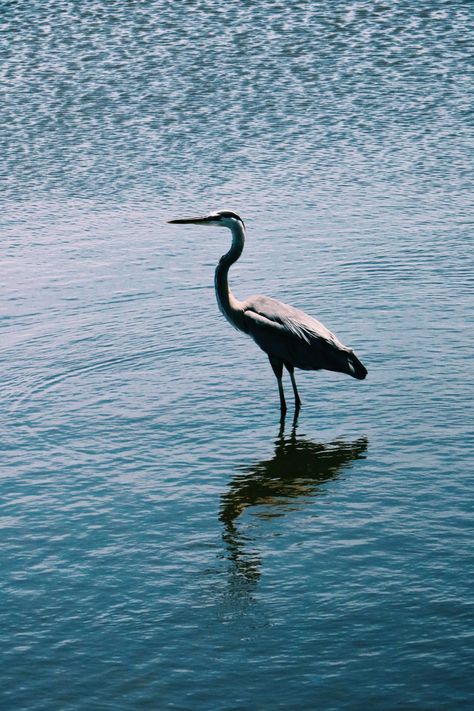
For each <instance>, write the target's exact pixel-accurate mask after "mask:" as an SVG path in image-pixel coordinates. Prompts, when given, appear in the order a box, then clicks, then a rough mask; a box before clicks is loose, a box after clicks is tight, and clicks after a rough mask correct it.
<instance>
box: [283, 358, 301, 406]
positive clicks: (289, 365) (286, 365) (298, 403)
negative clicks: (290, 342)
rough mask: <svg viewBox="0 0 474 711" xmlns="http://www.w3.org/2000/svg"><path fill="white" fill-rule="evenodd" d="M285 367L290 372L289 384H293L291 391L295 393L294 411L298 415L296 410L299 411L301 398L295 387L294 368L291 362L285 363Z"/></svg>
mask: <svg viewBox="0 0 474 711" xmlns="http://www.w3.org/2000/svg"><path fill="white" fill-rule="evenodd" d="M285 368H286V369H287V371H288V372H289V374H290V378H291V384H292V386H293V392H294V394H295V413H296V415H298V412H299V411H300V407H301V398H300V396H299V393H298V388H297V387H296V380H295V369H294V367H293V366H292V365H291V364H288V363H285Z"/></svg>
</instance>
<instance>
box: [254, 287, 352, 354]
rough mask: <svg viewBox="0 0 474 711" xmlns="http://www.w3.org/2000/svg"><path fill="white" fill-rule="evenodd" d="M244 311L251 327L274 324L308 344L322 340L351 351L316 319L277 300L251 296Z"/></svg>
mask: <svg viewBox="0 0 474 711" xmlns="http://www.w3.org/2000/svg"><path fill="white" fill-rule="evenodd" d="M243 310H244V314H245V316H247V318H248V319H249V323H250V325H251V324H252V322H253V323H255V325H257V326H263V325H264V324H266V325H267V326H271V325H272V324H273V325H274V326H276V327H277V330H280V329H279V328H278V326H279V327H280V328H281V330H282V331H283V330H284V331H287V332H289V333H291V334H293V335H294V336H297V337H298V338H301V339H302V340H303V341H305V342H306V343H308V344H310V343H314V342H315V341H318V340H320V341H323V342H326V343H327V344H328V345H330V346H333V347H335V348H337V349H340V350H344V351H349V349H348V348H346V346H344V345H343V344H342V343H341V342H340V341H339V340H338V339H337V338H336V336H335V335H334V334H333V333H331V331H329V330H328V329H327V328H326V326H324V325H323V324H322V323H320V322H319V321H317V320H316V319H315V318H312V316H308V314H306V313H305V312H304V311H300V310H299V309H295V308H294V307H293V306H289V305H288V304H284V303H282V302H281V301H277V300H276V299H272V298H270V297H268V296H251V297H250V298H249V299H247V300H246V301H245V302H244V303H243Z"/></svg>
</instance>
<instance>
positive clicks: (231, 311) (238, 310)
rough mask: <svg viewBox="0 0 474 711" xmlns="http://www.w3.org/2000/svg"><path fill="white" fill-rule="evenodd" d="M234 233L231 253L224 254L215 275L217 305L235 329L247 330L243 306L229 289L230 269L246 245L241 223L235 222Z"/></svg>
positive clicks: (232, 228)
mask: <svg viewBox="0 0 474 711" xmlns="http://www.w3.org/2000/svg"><path fill="white" fill-rule="evenodd" d="M230 229H231V232H232V245H231V247H230V249H229V251H228V252H227V253H226V254H224V255H223V256H222V257H221V258H220V260H219V264H218V265H217V268H216V273H215V280H214V283H215V287H216V296H217V303H218V304H219V308H220V310H221V311H222V313H223V314H224V316H225V317H226V319H227V320H228V321H230V323H231V324H232V325H233V326H235V328H238V329H241V330H245V327H244V324H243V321H242V313H243V311H242V304H241V303H240V301H238V299H236V298H235V296H234V295H233V293H232V292H231V290H230V288H229V281H228V275H229V269H230V267H231V266H232V264H234V262H236V261H237V260H238V258H239V257H240V255H241V254H242V250H243V248H244V243H245V232H244V228H243V225H241V224H240V222H237V221H235V222H234V224H233V225H232V227H231V228H230Z"/></svg>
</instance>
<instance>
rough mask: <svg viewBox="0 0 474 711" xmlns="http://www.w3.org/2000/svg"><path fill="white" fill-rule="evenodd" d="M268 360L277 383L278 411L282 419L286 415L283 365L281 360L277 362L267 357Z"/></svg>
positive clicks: (276, 359)
mask: <svg viewBox="0 0 474 711" xmlns="http://www.w3.org/2000/svg"><path fill="white" fill-rule="evenodd" d="M268 360H269V361H270V365H271V366H272V369H273V372H274V373H275V377H276V379H277V382H278V392H279V393H280V410H281V417H282V419H284V417H285V415H286V401H285V393H284V392H283V382H282V378H283V363H282V361H281V360H278V358H273V357H272V356H268Z"/></svg>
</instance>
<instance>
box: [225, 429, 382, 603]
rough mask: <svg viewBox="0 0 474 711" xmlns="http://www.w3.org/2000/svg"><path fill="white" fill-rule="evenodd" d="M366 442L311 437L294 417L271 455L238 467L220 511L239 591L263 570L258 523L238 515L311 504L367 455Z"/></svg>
mask: <svg viewBox="0 0 474 711" xmlns="http://www.w3.org/2000/svg"><path fill="white" fill-rule="evenodd" d="M367 446H368V440H367V439H366V438H365V437H361V438H359V439H357V440H354V441H352V442H346V441H343V440H339V439H337V440H334V441H332V442H329V443H325V444H323V443H319V442H312V441H310V440H308V439H306V438H305V437H299V436H297V434H296V422H294V423H293V427H292V429H291V434H290V435H289V436H288V437H285V432H284V426H281V427H280V431H279V433H278V437H277V439H276V440H275V452H274V455H273V457H271V459H265V460H262V461H259V462H255V463H254V464H252V465H250V466H248V465H246V466H242V467H241V468H239V471H238V472H237V473H236V474H235V476H234V477H233V479H232V480H231V481H230V483H229V485H228V488H227V491H226V492H224V493H223V494H222V496H221V505H220V511H219V519H220V521H221V522H222V524H223V533H222V538H223V541H224V544H225V550H226V552H225V555H226V558H227V560H228V561H229V563H230V566H229V575H230V579H229V583H230V585H231V587H232V589H233V591H234V593H238V592H239V591H240V592H241V593H245V592H247V593H250V592H251V590H252V588H253V587H254V586H255V584H256V583H257V581H258V579H259V578H260V574H261V572H260V571H261V561H260V557H259V554H258V550H257V548H256V543H257V542H256V540H255V536H253V535H252V530H254V527H250V529H251V531H250V533H249V526H243V527H241V526H239V517H241V516H242V514H243V513H244V512H245V511H247V510H248V509H254V511H253V514H254V516H256V517H258V518H259V519H260V520H268V519H271V518H274V517H277V516H285V515H286V514H287V513H288V512H290V511H295V510H301V509H303V508H305V507H307V506H308V505H310V504H311V503H312V501H313V499H314V498H315V497H317V496H318V495H319V494H321V491H322V489H321V487H322V485H323V484H325V483H327V482H329V481H332V480H334V479H337V477H338V476H339V475H340V474H341V472H342V471H343V470H345V469H347V468H348V467H350V466H351V465H352V463H353V462H354V461H356V460H357V459H362V458H364V456H365V453H366V451H367Z"/></svg>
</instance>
